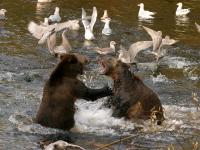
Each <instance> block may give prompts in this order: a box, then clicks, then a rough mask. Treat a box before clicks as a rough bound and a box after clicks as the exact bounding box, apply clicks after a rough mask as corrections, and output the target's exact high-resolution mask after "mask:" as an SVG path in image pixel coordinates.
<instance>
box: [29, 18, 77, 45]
mask: <svg viewBox="0 0 200 150" xmlns="http://www.w3.org/2000/svg"><path fill="white" fill-rule="evenodd" d="M79 27H80V26H79V20H69V21H66V22H63V23H56V24H52V25H49V26H43V25H38V24H37V23H35V22H33V21H31V22H30V23H29V24H28V31H29V32H30V33H31V34H32V35H33V36H34V37H35V38H36V39H39V41H38V44H43V43H45V41H46V39H47V38H48V37H49V36H50V35H51V34H52V33H53V32H59V31H61V30H63V29H66V28H68V29H70V30H78V29H79Z"/></svg>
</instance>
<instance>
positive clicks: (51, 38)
mask: <svg viewBox="0 0 200 150" xmlns="http://www.w3.org/2000/svg"><path fill="white" fill-rule="evenodd" d="M47 46H48V49H49V52H50V53H53V52H54V48H55V47H56V32H53V34H51V35H50V36H49V37H48V38H47Z"/></svg>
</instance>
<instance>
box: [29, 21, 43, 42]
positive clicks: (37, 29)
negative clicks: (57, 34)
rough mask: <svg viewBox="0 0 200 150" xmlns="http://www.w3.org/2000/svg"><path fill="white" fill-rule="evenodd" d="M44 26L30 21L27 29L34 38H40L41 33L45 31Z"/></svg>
mask: <svg viewBox="0 0 200 150" xmlns="http://www.w3.org/2000/svg"><path fill="white" fill-rule="evenodd" d="M45 29H46V28H45V27H43V26H41V25H38V24H37V23H35V22H33V21H31V22H30V23H29V24H28V31H29V32H30V33H31V34H32V35H33V36H34V37H35V38H36V39H40V38H42V35H43V34H44V32H45Z"/></svg>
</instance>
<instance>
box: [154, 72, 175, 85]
mask: <svg viewBox="0 0 200 150" xmlns="http://www.w3.org/2000/svg"><path fill="white" fill-rule="evenodd" d="M151 79H152V81H153V84H155V83H161V82H165V83H171V82H173V81H170V80H169V79H168V78H167V77H166V76H165V75H162V74H159V75H157V76H156V77H154V76H151Z"/></svg>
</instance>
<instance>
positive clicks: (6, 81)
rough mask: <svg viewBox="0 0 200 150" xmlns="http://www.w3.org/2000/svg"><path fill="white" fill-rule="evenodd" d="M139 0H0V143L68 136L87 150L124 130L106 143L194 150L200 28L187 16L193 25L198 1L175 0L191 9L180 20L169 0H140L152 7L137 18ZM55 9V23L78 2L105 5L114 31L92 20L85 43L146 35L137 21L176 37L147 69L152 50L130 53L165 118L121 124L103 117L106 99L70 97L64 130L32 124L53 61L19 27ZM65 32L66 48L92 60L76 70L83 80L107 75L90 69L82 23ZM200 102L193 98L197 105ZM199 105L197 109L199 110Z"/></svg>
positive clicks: (34, 144)
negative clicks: (70, 124) (70, 115)
mask: <svg viewBox="0 0 200 150" xmlns="http://www.w3.org/2000/svg"><path fill="white" fill-rule="evenodd" d="M140 2H141V1H140V0H129V1H128V0H109V1H108V0H95V1H93V0H62V1H61V0H55V1H54V2H52V3H49V4H42V5H41V4H37V2H36V0H17V1H14V0H1V1H0V8H5V9H7V11H8V12H7V19H6V20H4V21H0V52H1V53H0V149H3V150H8V149H9V150H14V149H20V150H23V149H24V150H27V149H40V148H41V145H42V143H44V142H45V141H49V140H52V141H54V140H58V139H63V140H71V141H72V142H73V143H75V144H78V145H80V146H83V147H84V148H86V149H89V150H94V149H97V148H100V147H102V146H104V145H105V144H108V143H110V142H113V141H116V140H119V139H123V138H125V137H129V136H131V138H129V139H128V140H125V141H121V142H118V143H117V144H115V145H113V146H111V147H110V148H107V149H115V150H124V149H134V150H135V149H167V148H171V149H173V147H174V148H175V149H185V150H186V149H187V150H189V149H192V148H194V147H195V145H197V146H199V149H200V110H198V109H197V106H198V103H200V98H199V102H197V103H195V101H194V100H193V99H192V93H193V92H194V93H197V96H199V97H200V33H198V32H197V30H196V28H195V25H194V22H195V21H196V22H197V23H199V24H200V1H199V0H190V1H186V0H185V1H182V2H183V3H184V7H185V8H191V13H190V14H189V15H188V17H187V18H184V19H180V18H176V17H175V16H174V13H175V9H176V3H177V2H178V1H176V0H143V2H144V4H145V8H146V9H148V10H150V11H155V12H157V14H156V15H155V19H153V20H147V21H144V20H143V21H141V20H138V17H137V12H138V9H139V8H138V6H137V4H138V3H140ZM56 6H59V7H60V14H61V16H62V21H65V20H68V19H76V18H80V16H81V7H84V8H85V9H86V11H87V12H88V13H91V9H92V7H93V6H96V7H97V10H98V18H100V16H101V15H102V14H103V10H104V9H107V10H108V14H109V16H110V17H111V18H112V21H111V28H112V29H113V32H114V34H113V35H111V36H109V37H105V36H102V34H101V30H102V27H103V23H102V22H100V21H99V19H98V20H97V22H96V24H95V27H94V33H95V37H96V40H95V41H93V46H99V47H106V46H108V45H109V42H110V41H111V40H115V41H116V42H117V49H118V48H119V46H120V44H122V45H124V46H125V47H126V48H128V46H129V45H130V44H132V43H133V42H136V41H140V40H150V37H149V36H148V35H147V33H146V32H145V31H144V30H143V29H142V27H141V26H142V25H145V26H148V27H150V28H152V29H155V30H161V31H162V32H163V35H166V34H167V35H170V37H172V38H174V39H177V40H179V42H178V43H177V44H175V45H173V46H168V47H165V49H166V50H167V55H166V56H165V57H164V58H163V59H161V62H160V64H159V68H158V69H157V70H156V71H155V70H152V69H150V68H149V66H153V65H154V63H155V59H154V57H153V56H151V55H150V54H148V53H146V52H141V53H139V55H138V56H137V61H138V62H139V72H137V73H136V74H137V75H138V76H140V77H141V78H142V79H143V80H144V82H145V83H146V84H147V85H148V86H150V87H151V88H153V89H154V90H155V91H156V92H157V93H158V95H159V97H160V99H161V102H162V104H163V107H164V110H165V118H166V120H165V122H164V123H163V125H162V126H155V125H154V124H152V123H151V122H150V121H144V122H137V123H136V122H129V121H126V120H124V119H123V118H122V119H116V118H113V117H112V116H111V114H112V111H111V110H110V109H108V108H105V107H104V106H103V103H104V102H105V101H106V98H104V99H100V100H98V101H96V102H86V101H84V100H77V102H76V106H77V112H76V114H75V119H76V131H72V132H70V133H68V132H66V131H62V130H55V129H50V128H45V127H42V126H40V125H38V124H35V123H33V121H32V119H33V118H34V117H35V115H36V112H37V109H38V106H39V104H40V101H41V98H42V90H43V85H44V83H45V81H46V80H47V79H48V76H49V74H50V73H51V71H52V69H53V68H54V66H55V64H56V63H57V60H56V59H55V58H54V57H53V56H51V55H50V54H49V53H48V50H47V48H46V45H37V40H36V39H35V38H34V37H32V36H31V34H30V33H29V32H28V31H27V25H28V23H29V21H31V20H33V21H35V22H38V23H39V22H40V21H43V18H44V17H47V16H49V15H50V14H51V13H53V11H54V8H55V7H56ZM80 25H81V29H80V31H79V32H77V33H71V34H69V35H68V37H69V40H70V43H71V45H72V47H73V51H75V52H79V53H82V54H86V55H87V56H88V57H90V59H91V60H92V62H91V64H90V65H89V66H90V67H89V68H90V71H86V74H85V75H84V76H82V80H83V82H85V84H86V85H88V86H90V87H94V88H98V87H102V86H103V85H104V84H106V83H107V82H108V83H109V84H112V83H111V81H110V80H109V79H107V78H106V77H104V76H100V75H98V65H96V62H95V60H96V57H97V56H98V55H97V54H96V53H95V52H94V51H92V50H87V49H86V48H85V47H84V46H83V45H84V37H83V35H84V28H83V26H82V23H80ZM199 105H200V104H199ZM199 109H200V108H199Z"/></svg>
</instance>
